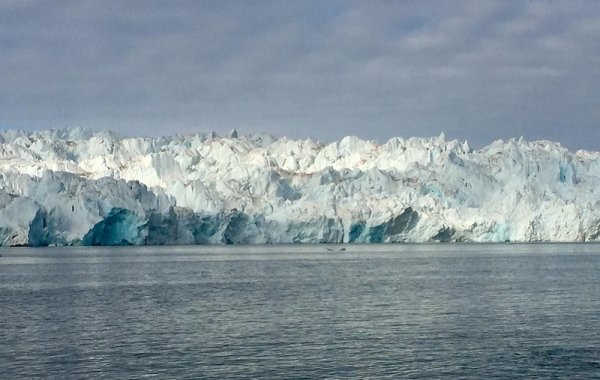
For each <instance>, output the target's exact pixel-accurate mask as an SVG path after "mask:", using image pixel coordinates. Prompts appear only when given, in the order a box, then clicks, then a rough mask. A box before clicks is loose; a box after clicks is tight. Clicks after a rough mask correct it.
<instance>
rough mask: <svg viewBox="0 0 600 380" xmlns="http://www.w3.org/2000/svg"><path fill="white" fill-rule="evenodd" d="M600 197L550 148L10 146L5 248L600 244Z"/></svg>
mask: <svg viewBox="0 0 600 380" xmlns="http://www.w3.org/2000/svg"><path fill="white" fill-rule="evenodd" d="M597 189H598V190H597ZM599 192H600V153H597V152H589V151H577V152H575V153H572V152H569V151H568V150H567V149H565V148H563V147H561V145H560V144H557V143H553V142H549V141H534V142H528V141H524V140H522V139H518V140H517V139H511V140H509V141H496V142H494V143H492V144H491V145H489V146H487V147H485V148H483V149H479V150H472V149H471V148H470V147H469V145H468V144H467V143H466V142H459V141H456V140H453V141H446V139H445V137H444V136H443V135H442V136H439V137H434V138H408V139H403V138H393V139H391V140H389V141H387V142H386V143H384V144H379V143H376V142H373V141H364V140H360V139H358V138H356V137H345V138H343V139H342V140H341V141H339V142H333V143H329V144H323V143H319V142H317V141H313V140H309V139H307V140H292V139H288V138H281V139H276V138H274V137H272V136H268V135H253V136H237V133H234V134H232V135H231V136H230V137H218V136H215V135H214V134H206V135H203V134H193V135H186V136H174V137H162V138H142V137H136V138H128V137H121V136H119V135H117V134H115V133H112V132H91V131H88V130H83V129H62V130H48V131H41V132H25V131H12V130H11V131H4V132H0V245H5V246H14V245H34V246H39V245H74V244H94V245H113V244H210V243H316V242H330V243H340V242H343V243H347V242H363V243H364V242H429V241H473V242H505V241H511V242H529V241H592V240H597V239H598V236H599V234H600V207H599V206H600V204H599V202H600V196H599V195H600V193H599Z"/></svg>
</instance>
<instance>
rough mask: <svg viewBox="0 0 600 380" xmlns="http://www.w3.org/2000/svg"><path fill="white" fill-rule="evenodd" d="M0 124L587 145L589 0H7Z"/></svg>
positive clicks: (595, 94) (596, 31) (598, 145)
mask: <svg viewBox="0 0 600 380" xmlns="http://www.w3.org/2000/svg"><path fill="white" fill-rule="evenodd" d="M0 73H1V74H0V127H1V128H25V129H43V128H55V127H64V126H83V127H89V128H94V129H112V130H116V131H120V132H122V133H125V134H146V135H160V134H171V133H174V132H182V133H183V132H187V131H211V130H216V131H217V132H220V133H225V132H227V131H228V130H230V129H233V128H237V129H238V130H240V131H241V132H242V133H254V132H259V131H263V132H269V133H273V134H276V135H279V136H281V135H288V136H292V137H314V138H318V139H321V140H332V139H337V138H339V137H341V136H344V135H348V134H353V135H358V136H359V137H362V138H370V139H377V140H386V139H388V138H389V137H392V136H411V135H420V136H429V135H437V134H439V133H440V132H442V131H443V132H445V133H446V135H447V136H449V137H452V138H459V139H468V140H469V141H471V142H472V143H474V144H475V145H482V144H485V143H489V142H490V141H492V140H494V139H497V138H508V137H519V136H524V137H526V138H528V139H542V138H545V139H551V140H557V141H560V142H562V143H564V144H565V145H567V146H568V147H570V148H574V149H577V148H588V149H595V150H600V2H597V1H564V2H559V1H552V2H550V1H527V2H523V1H514V2H512V1H447V2H445V1H418V2H417V1H415V2H397V1H390V2H387V1H369V2H365V1H357V2H352V1H325V2H317V1H252V0H250V1H241V0H240V1H212V2H211V1H204V2H197V1H173V2H164V1H152V0H149V1H127V2H123V1H112V0H107V1H63V2H60V1H56V2H45V1H39V2H38V1H12V0H11V1H7V0H5V1H3V2H2V3H0Z"/></svg>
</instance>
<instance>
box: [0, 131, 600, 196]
mask: <svg viewBox="0 0 600 380" xmlns="http://www.w3.org/2000/svg"><path fill="white" fill-rule="evenodd" d="M236 135H237V134H236ZM514 151H519V152H529V153H532V154H533V153H535V154H537V155H540V154H541V155H546V154H548V155H553V156H557V155H558V156H562V157H564V159H565V160H567V161H571V160H573V159H577V160H583V161H588V160H597V159H598V157H600V153H598V152H589V151H582V150H580V151H577V152H575V153H571V152H569V151H568V150H567V149H565V148H563V147H562V146H561V145H560V144H559V143H554V142H550V141H533V142H529V141H525V140H523V139H518V140H517V139H511V140H508V141H502V140H498V141H495V142H493V143H492V144H490V145H489V146H487V147H485V148H483V149H480V150H477V151H472V150H471V148H470V147H469V145H468V143H467V142H459V141H457V140H451V141H447V140H446V139H445V137H444V136H443V135H441V136H439V137H433V138H417V137H411V138H407V139H403V138H398V137H396V138H392V139H390V140H389V141H387V142H385V143H383V144H379V143H377V142H375V141H365V140H361V139H359V138H357V137H353V136H348V137H344V138H343V139H342V140H340V141H337V142H332V143H329V144H323V143H320V142H317V141H314V140H311V139H305V140H292V139H288V138H285V137H283V138H280V139H275V138H274V137H272V136H269V135H251V136H240V137H233V138H232V137H215V136H213V135H210V134H188V135H178V136H170V137H159V138H148V137H122V136H120V135H118V134H116V133H114V132H93V131H89V130H85V129H81V128H73V129H59V130H46V131H13V130H9V131H2V132H0V159H1V160H3V161H4V164H5V166H4V167H0V170H7V169H10V168H7V167H6V163H8V161H11V162H10V166H11V167H13V168H14V167H19V168H21V169H22V170H24V171H25V172H27V173H28V174H31V175H38V176H39V175H41V173H42V172H43V170H44V169H50V170H61V171H67V172H72V173H76V174H80V175H89V176H91V177H93V178H97V177H101V176H115V175H119V174H120V173H124V174H125V177H131V176H130V175H127V174H126V172H127V171H128V170H135V168H136V167H137V168H139V166H140V165H142V166H143V165H144V161H145V160H146V161H148V160H155V161H156V160H160V158H161V157H164V156H165V155H168V156H169V157H171V158H173V159H174V160H175V161H176V162H177V164H178V165H179V166H180V167H182V168H184V169H186V168H187V169H193V168H194V167H195V166H197V165H199V164H200V163H199V162H198V161H200V160H203V161H207V162H211V163H212V164H213V165H214V164H215V163H217V164H220V165H224V166H229V165H236V166H239V165H242V166H270V167H273V168H277V169H280V170H283V171H286V172H289V173H294V174H312V173H316V172H320V171H322V170H324V169H326V168H327V167H331V168H333V169H335V170H340V169H350V170H354V169H357V170H369V169H371V168H378V169H381V170H391V171H398V170H405V169H406V168H407V167H408V166H410V165H411V164H414V163H419V164H420V165H424V166H429V165H434V164H435V163H436V162H437V160H438V159H439V157H440V156H441V155H442V154H443V153H446V155H447V154H449V153H450V152H451V153H454V154H455V155H457V156H460V157H469V158H470V159H472V160H474V161H480V160H481V159H483V158H484V157H486V156H487V157H488V158H490V159H493V158H494V155H498V154H510V152H514ZM153 166H156V165H153ZM132 179H133V178H132ZM182 179H183V178H182ZM151 182H152V181H151ZM150 185H151V186H152V185H160V184H159V183H156V181H154V182H152V183H150Z"/></svg>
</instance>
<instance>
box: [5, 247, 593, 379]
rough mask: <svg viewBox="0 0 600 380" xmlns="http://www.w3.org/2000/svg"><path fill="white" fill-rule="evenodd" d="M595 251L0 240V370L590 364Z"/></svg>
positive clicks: (468, 368) (282, 372)
mask: <svg viewBox="0 0 600 380" xmlns="http://www.w3.org/2000/svg"><path fill="white" fill-rule="evenodd" d="M599 252H600V245H589V244H572V245H571V244H548V245H545V244H525V245H515V244H504V245H476V244H473V245H469V244H439V245H349V246H337V245H298V246H297V245H285V246H218V247H215V246H212V247H211V246H203V247H197V246H196V247H139V248H40V249H29V248H18V249H5V250H0V254H1V255H2V257H0V377H1V378H3V379H15V378H35V377H44V378H46V377H49V378H74V379H80V378H108V379H120V378H140V377H155V378H160V379H167V378H185V377H187V378H219V379H223V378H276V379H282V378H310V379H312V378H366V377H371V378H476V379H481V378H489V377H501V378H514V377H527V378H536V377H539V378H548V377H565V378H593V377H599V376H600V254H599Z"/></svg>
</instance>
